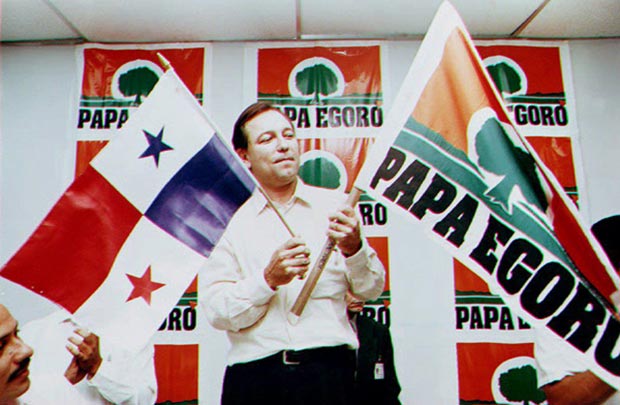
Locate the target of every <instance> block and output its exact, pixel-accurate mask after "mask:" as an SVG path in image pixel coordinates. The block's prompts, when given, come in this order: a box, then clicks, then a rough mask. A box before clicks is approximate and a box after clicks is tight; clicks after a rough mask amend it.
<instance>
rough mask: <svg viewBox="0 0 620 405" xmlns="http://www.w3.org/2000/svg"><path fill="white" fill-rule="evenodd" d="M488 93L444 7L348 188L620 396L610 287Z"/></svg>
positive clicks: (575, 220)
mask: <svg viewBox="0 0 620 405" xmlns="http://www.w3.org/2000/svg"><path fill="white" fill-rule="evenodd" d="M492 83H493V82H492V81H491V80H490V78H489V75H488V74H487V72H486V70H485V68H484V65H483V64H482V62H481V60H480V57H479V55H478V54H477V52H476V49H475V47H474V45H473V42H472V40H471V38H470V37H469V34H468V33H467V30H466V28H465V26H464V24H463V22H462V21H461V19H460V18H459V16H458V14H457V13H456V11H455V10H454V9H453V7H452V6H451V5H450V4H449V3H447V2H445V3H443V4H442V5H441V6H440V8H439V10H438V12H437V15H436V16H435V19H434V20H433V23H432V24H431V26H430V28H429V31H428V33H427V35H426V37H425V38H424V41H423V42H422V45H421V47H420V50H419V51H418V53H417V55H416V57H415V59H414V62H413V64H412V66H411V69H410V71H409V73H408V75H407V77H406V78H405V82H404V84H403V86H402V88H401V90H400V93H399V95H398V97H397V99H396V100H395V103H394V106H393V108H392V110H391V112H390V116H389V117H388V120H387V122H386V126H385V129H384V131H383V133H382V134H381V135H380V136H379V137H378V139H377V143H376V144H375V145H374V146H373V148H372V150H371V152H370V154H369V157H368V158H367V160H366V162H365V164H364V166H363V168H362V171H361V173H360V175H359V177H358V179H357V181H356V187H358V188H360V189H362V190H365V191H367V192H368V193H370V194H371V195H372V196H374V197H375V198H377V199H378V200H379V201H381V202H384V203H385V204H386V205H388V206H390V207H391V208H393V210H394V211H396V212H399V213H402V214H404V215H405V216H406V217H407V218H409V219H410V220H411V221H413V222H414V223H416V224H420V225H422V226H423V227H424V229H425V230H426V231H428V234H429V237H431V238H432V239H434V240H436V241H438V242H439V243H441V244H442V246H444V247H445V248H446V249H447V250H448V251H449V252H450V253H451V254H452V255H453V256H454V257H456V258H457V259H458V260H459V261H461V262H462V263H464V264H465V265H467V267H469V268H470V269H472V270H473V271H475V272H476V274H478V275H479V276H480V277H481V278H483V279H484V280H485V281H486V282H487V283H488V284H489V286H490V288H491V289H492V291H493V292H494V293H495V294H498V295H500V296H501V297H502V298H503V300H504V301H505V302H506V304H508V305H510V306H511V308H512V309H513V310H514V311H515V312H516V313H517V314H518V315H519V316H521V317H522V318H523V319H525V320H527V321H528V322H530V324H532V325H533V326H536V327H538V328H540V329H541V330H542V331H543V332H541V333H554V334H556V335H558V336H560V337H562V338H563V339H564V340H565V341H566V342H568V343H569V344H570V345H568V347H571V348H572V349H570V350H573V351H574V353H575V355H576V356H580V357H581V358H582V359H583V361H584V362H585V363H587V367H589V368H590V369H592V370H594V371H595V372H597V374H599V375H601V376H602V377H603V378H604V379H605V380H606V381H608V382H609V383H610V384H612V385H613V386H615V387H620V379H619V377H618V376H620V357H619V356H617V354H616V351H617V349H616V344H617V343H618V340H619V336H620V322H618V320H617V318H616V317H615V312H616V309H615V307H614V305H613V303H614V302H616V301H615V300H614V298H615V295H616V294H615V292H616V291H617V290H618V286H619V285H620V282H619V279H618V276H617V275H616V273H615V272H614V271H613V270H612V267H611V264H610V263H609V261H608V260H607V258H606V256H605V255H604V253H603V252H602V249H601V248H600V246H599V245H598V243H597V242H596V240H595V239H594V238H593V237H592V235H591V234H590V232H589V231H588V230H587V227H584V226H582V225H581V223H580V220H579V217H578V215H577V211H576V209H575V208H574V206H573V205H572V202H571V201H570V200H569V198H568V197H567V196H566V195H565V194H564V191H563V190H562V189H561V187H560V186H559V184H558V182H557V180H556V179H555V178H554V177H553V175H552V174H551V173H550V172H549V170H548V169H547V168H546V167H544V164H543V163H542V162H541V160H540V159H539V158H538V156H537V155H536V153H535V152H534V151H533V149H532V148H531V147H530V146H529V145H528V143H527V141H526V140H525V138H523V137H522V136H521V135H520V134H518V133H517V131H516V129H515V126H514V125H513V124H512V122H511V120H510V118H509V115H508V114H507V112H506V109H505V107H504V105H503V103H502V100H501V98H500V96H499V95H498V93H497V91H496V90H495V88H494V86H493V84H492Z"/></svg>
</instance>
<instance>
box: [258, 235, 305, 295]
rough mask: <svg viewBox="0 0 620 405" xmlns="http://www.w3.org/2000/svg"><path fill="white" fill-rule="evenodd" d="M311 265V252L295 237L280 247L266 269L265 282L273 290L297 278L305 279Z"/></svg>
mask: <svg viewBox="0 0 620 405" xmlns="http://www.w3.org/2000/svg"><path fill="white" fill-rule="evenodd" d="M309 264H310V250H308V247H307V246H306V244H305V243H304V241H303V240H302V239H301V238H298V237H294V238H291V239H289V240H288V241H286V243H285V244H284V245H282V246H280V247H279V248H278V249H277V250H276V251H275V252H273V255H272V256H271V260H270V261H269V265H267V268H266V269H265V273H264V275H265V281H267V284H269V287H271V288H272V289H273V290H275V289H276V288H277V287H278V286H281V285H285V284H288V283H290V282H291V280H292V279H293V278H295V277H297V276H299V277H304V275H305V274H306V272H307V271H308V266H309Z"/></svg>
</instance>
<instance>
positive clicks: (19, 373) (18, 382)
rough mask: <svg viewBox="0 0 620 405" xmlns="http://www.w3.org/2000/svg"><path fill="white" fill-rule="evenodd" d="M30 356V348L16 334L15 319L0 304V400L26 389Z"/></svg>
mask: <svg viewBox="0 0 620 405" xmlns="http://www.w3.org/2000/svg"><path fill="white" fill-rule="evenodd" d="M30 357H32V349H31V348H30V347H29V346H28V345H26V344H25V343H24V342H23V341H22V340H21V339H20V338H19V337H18V336H17V321H16V320H15V319H14V318H13V316H12V315H11V314H10V313H9V311H8V310H7V309H6V308H5V307H4V306H3V305H0V402H4V401H8V400H11V399H15V398H17V397H19V396H20V395H22V394H23V393H24V392H26V391H27V390H28V388H29V387H30V380H29V379H28V375H29V372H28V364H29V363H30Z"/></svg>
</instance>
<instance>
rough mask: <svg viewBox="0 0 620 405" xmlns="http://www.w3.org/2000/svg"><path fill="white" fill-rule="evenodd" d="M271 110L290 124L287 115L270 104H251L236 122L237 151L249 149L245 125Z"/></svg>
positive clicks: (233, 139)
mask: <svg viewBox="0 0 620 405" xmlns="http://www.w3.org/2000/svg"><path fill="white" fill-rule="evenodd" d="M271 110H272V111H277V112H279V113H280V114H282V116H283V117H285V118H286V119H287V120H289V122H290V118H289V117H288V116H287V115H286V114H284V113H282V111H280V110H279V109H277V108H276V107H274V106H273V105H271V104H269V103H266V102H264V101H258V102H256V103H254V104H250V105H249V106H248V107H246V109H245V110H243V111H242V112H241V114H239V117H238V118H237V122H235V126H234V127H233V135H232V143H233V147H234V148H235V150H237V149H247V148H248V137H247V135H246V134H245V131H244V126H245V124H246V123H247V122H248V121H250V120H251V119H252V118H254V117H256V116H257V115H259V114H262V113H264V112H265V111H271Z"/></svg>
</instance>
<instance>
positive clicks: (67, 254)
mask: <svg viewBox="0 0 620 405" xmlns="http://www.w3.org/2000/svg"><path fill="white" fill-rule="evenodd" d="M254 188H255V182H254V180H253V178H252V177H251V175H250V174H249V172H248V171H247V170H246V169H245V167H244V166H243V163H242V162H241V161H240V160H239V159H238V157H237V156H236V154H235V153H234V151H232V149H231V148H230V147H229V146H228V145H227V144H226V143H225V142H224V141H223V140H222V139H221V137H220V136H219V135H218V134H217V133H216V131H215V129H214V128H213V127H212V126H211V124H210V122H209V120H208V118H207V117H206V115H205V113H204V112H203V111H201V107H200V105H199V104H198V103H197V102H196V100H195V99H194V97H193V96H192V95H191V93H190V92H189V91H188V90H187V88H186V87H185V85H184V84H183V83H182V82H181V80H180V79H179V78H178V76H177V75H176V74H175V73H174V71H173V70H169V71H168V72H166V73H165V74H164V75H162V76H161V77H160V79H159V81H158V83H157V84H156V86H155V87H154V88H153V90H152V91H151V93H150V95H149V96H148V98H147V99H146V100H145V101H144V102H143V103H142V105H141V106H140V108H139V109H138V110H136V112H134V113H133V114H132V116H131V118H130V119H129V120H128V121H127V122H126V123H125V125H124V126H123V127H122V129H120V130H119V132H118V133H117V134H116V135H115V138H114V139H113V140H112V141H111V142H110V143H109V144H108V145H107V146H106V147H105V148H104V149H103V150H102V151H101V152H100V153H99V154H98V155H97V156H96V157H95V158H94V159H93V160H92V161H91V163H90V165H89V167H88V168H87V169H86V170H85V172H84V173H83V174H82V175H81V176H79V177H78V178H77V179H76V180H75V181H74V182H73V183H72V184H71V185H70V186H69V188H68V189H67V190H66V192H65V193H64V195H63V196H61V198H60V199H59V200H58V202H57V203H56V204H55V205H54V207H53V208H52V209H51V211H50V212H49V213H48V215H47V216H46V217H45V218H44V220H43V221H42V223H41V224H40V225H39V226H38V228H37V229H36V230H35V231H34V233H33V234H32V235H31V237H30V238H29V239H28V240H27V241H26V242H25V243H24V245H23V246H22V247H21V248H20V249H19V250H18V251H17V253H15V255H14V256H13V257H12V258H11V259H10V260H9V261H8V262H7V263H6V264H5V265H4V266H3V267H2V269H1V270H0V276H2V277H4V278H6V279H8V280H11V281H13V282H15V283H17V284H20V285H22V286H24V287H26V288H28V289H30V290H32V291H34V292H35V293H37V294H40V295H42V296H44V297H46V298H48V299H49V300H51V301H53V302H55V303H56V304H58V305H60V306H62V307H63V308H65V309H66V310H68V311H69V312H71V313H73V314H74V317H75V318H76V319H77V320H78V321H80V322H81V323H82V324H83V326H85V327H88V328H90V329H91V330H93V331H94V332H95V333H97V334H99V335H100V337H102V338H103V339H106V341H110V342H113V343H115V344H119V345H122V346H124V347H126V348H128V349H132V350H137V349H138V348H139V347H141V346H142V345H144V344H145V343H146V342H147V340H148V339H149V338H150V336H151V335H152V334H153V333H154V332H155V331H156V330H157V328H158V327H159V325H160V324H161V322H162V321H163V319H164V318H165V316H166V315H167V314H168V312H169V311H170V309H171V308H172V307H173V306H174V305H175V304H176V303H177V302H178V300H179V298H180V297H181V296H182V294H183V292H184V291H185V289H186V288H187V286H188V285H189V284H190V283H191V281H192V280H193V279H194V277H195V276H196V274H197V272H198V269H199V268H200V267H201V266H202V264H203V263H204V261H205V259H206V258H207V257H208V256H209V254H210V253H211V251H212V249H213V247H214V246H215V244H216V243H217V242H218V240H219V238H220V237H221V235H222V233H223V232H224V230H225V228H226V225H227V223H228V221H229V220H230V218H231V217H232V216H233V215H234V213H235V212H236V210H237V208H238V207H240V206H241V205H242V204H243V203H244V202H245V201H246V200H247V199H248V198H249V196H250V195H251V194H252V192H253V190H254Z"/></svg>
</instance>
